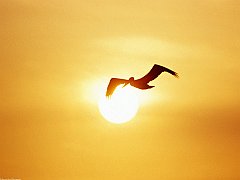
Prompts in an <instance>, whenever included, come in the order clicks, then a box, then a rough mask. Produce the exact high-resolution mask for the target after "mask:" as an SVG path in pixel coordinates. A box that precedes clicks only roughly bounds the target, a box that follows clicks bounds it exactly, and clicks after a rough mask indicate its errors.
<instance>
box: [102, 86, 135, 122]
mask: <svg viewBox="0 0 240 180" xmlns="http://www.w3.org/2000/svg"><path fill="white" fill-rule="evenodd" d="M98 107H99V111H100V112H101V114H102V116H103V117H104V118H105V119H106V120H107V121H109V122H112V123H116V124H121V123H125V122H128V121H130V120H131V119H132V118H133V117H134V116H135V115H136V113H137V111H138V108H139V99H138V93H137V91H136V89H134V88H132V87H131V86H127V87H124V88H122V87H121V86H119V87H117V88H116V90H115V92H114V93H113V95H112V96H111V98H106V97H105V96H102V98H101V99H100V101H99V103H98Z"/></svg>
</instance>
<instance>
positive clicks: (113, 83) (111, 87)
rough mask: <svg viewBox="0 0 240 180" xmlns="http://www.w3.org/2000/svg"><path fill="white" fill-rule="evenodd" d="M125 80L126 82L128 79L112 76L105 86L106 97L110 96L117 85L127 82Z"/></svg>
mask: <svg viewBox="0 0 240 180" xmlns="http://www.w3.org/2000/svg"><path fill="white" fill-rule="evenodd" d="M127 82H128V80H126V79H118V78H112V79H111V80H110V81H109V84H108V87H107V92H106V96H107V97H109V96H111V95H112V94H113V92H114V90H115V89H116V87H117V86H119V85H120V84H124V83H127Z"/></svg>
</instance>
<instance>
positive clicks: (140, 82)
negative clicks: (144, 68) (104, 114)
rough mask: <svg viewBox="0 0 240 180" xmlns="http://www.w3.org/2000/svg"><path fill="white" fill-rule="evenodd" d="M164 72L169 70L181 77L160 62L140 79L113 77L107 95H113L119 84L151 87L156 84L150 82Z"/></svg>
mask: <svg viewBox="0 0 240 180" xmlns="http://www.w3.org/2000/svg"><path fill="white" fill-rule="evenodd" d="M162 72H168V73H170V74H172V75H173V76H175V77H177V78H178V77H179V76H178V74H177V73H176V72H174V71H172V70H170V69H168V68H166V67H163V66H160V65H158V64H154V66H153V67H152V69H151V70H150V71H149V72H148V73H147V74H146V75H145V76H143V77H142V78H140V79H136V80H135V79H134V77H130V78H129V79H128V80H127V79H119V78H112V79H111V80H110V82H109V84H108V87H107V92H106V97H111V95H112V94H113V92H114V90H115V89H116V87H117V86H119V85H120V84H124V85H123V87H125V86H126V85H128V84H130V85H131V86H133V87H135V88H138V89H142V90H145V89H151V88H153V87H155V86H150V85H148V83H149V82H150V81H152V80H154V79H156V78H157V77H158V76H159V75H160V74H161V73H162Z"/></svg>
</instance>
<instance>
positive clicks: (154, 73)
mask: <svg viewBox="0 0 240 180" xmlns="http://www.w3.org/2000/svg"><path fill="white" fill-rule="evenodd" d="M164 71H165V72H168V73H170V74H172V75H174V76H175V77H178V74H177V73H176V72H174V71H172V70H170V69H168V68H166V67H163V66H160V65H157V64H154V66H153V67H152V69H151V70H150V71H149V72H148V73H147V74H146V75H145V76H143V77H142V78H140V79H137V80H136V82H138V83H146V84H147V83H149V82H150V81H152V80H154V79H156V78H157V77H158V76H159V75H160V74H161V73H162V72H164Z"/></svg>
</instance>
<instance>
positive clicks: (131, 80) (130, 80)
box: [123, 77, 134, 88]
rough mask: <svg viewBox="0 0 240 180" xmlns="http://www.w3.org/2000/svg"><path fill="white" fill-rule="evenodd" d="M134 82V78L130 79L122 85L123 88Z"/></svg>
mask: <svg viewBox="0 0 240 180" xmlns="http://www.w3.org/2000/svg"><path fill="white" fill-rule="evenodd" d="M133 81H134V77H130V78H129V80H128V81H127V82H126V83H125V84H124V85H123V88H124V87H125V86H126V85H128V84H129V83H130V84H131V82H133Z"/></svg>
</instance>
